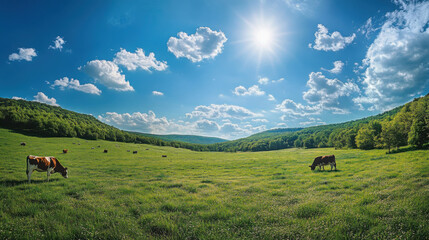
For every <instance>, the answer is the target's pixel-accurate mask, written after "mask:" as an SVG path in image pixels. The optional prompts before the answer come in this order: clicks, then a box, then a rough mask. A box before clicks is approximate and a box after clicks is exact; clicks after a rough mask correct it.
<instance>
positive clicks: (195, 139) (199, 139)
mask: <svg viewBox="0 0 429 240" xmlns="http://www.w3.org/2000/svg"><path fill="white" fill-rule="evenodd" d="M130 133H134V134H137V135H142V136H147V137H155V138H159V139H161V140H164V141H168V142H174V141H179V142H186V143H195V144H213V143H222V142H226V141H228V140H226V139H222V138H216V137H204V136H197V135H180V134H168V135H159V134H150V133H140V132H130Z"/></svg>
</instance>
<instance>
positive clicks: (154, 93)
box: [152, 91, 164, 96]
mask: <svg viewBox="0 0 429 240" xmlns="http://www.w3.org/2000/svg"><path fill="white" fill-rule="evenodd" d="M152 95H154V96H164V93H162V92H158V91H152Z"/></svg>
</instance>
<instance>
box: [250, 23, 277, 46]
mask: <svg viewBox="0 0 429 240" xmlns="http://www.w3.org/2000/svg"><path fill="white" fill-rule="evenodd" d="M253 34H254V36H253V37H254V40H253V41H254V43H255V44H256V45H257V46H258V47H260V48H269V47H270V46H271V44H272V43H273V33H272V31H271V29H269V28H258V29H255V32H254V33H253Z"/></svg>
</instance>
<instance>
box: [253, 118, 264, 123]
mask: <svg viewBox="0 0 429 240" xmlns="http://www.w3.org/2000/svg"><path fill="white" fill-rule="evenodd" d="M252 122H263V123H267V122H268V120H267V119H265V118H256V119H252Z"/></svg>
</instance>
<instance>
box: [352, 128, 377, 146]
mask: <svg viewBox="0 0 429 240" xmlns="http://www.w3.org/2000/svg"><path fill="white" fill-rule="evenodd" d="M356 146H357V147H358V148H360V149H365V150H369V149H373V148H374V146H375V143H374V130H372V129H370V128H369V127H368V126H365V127H362V128H361V129H359V131H358V133H357V135H356Z"/></svg>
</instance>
